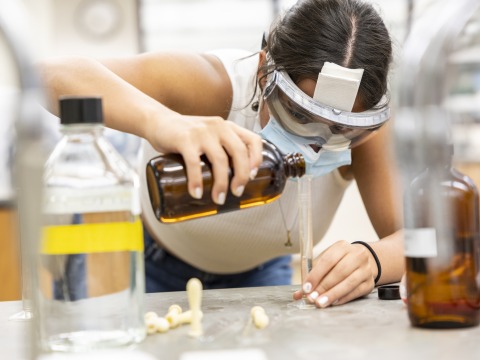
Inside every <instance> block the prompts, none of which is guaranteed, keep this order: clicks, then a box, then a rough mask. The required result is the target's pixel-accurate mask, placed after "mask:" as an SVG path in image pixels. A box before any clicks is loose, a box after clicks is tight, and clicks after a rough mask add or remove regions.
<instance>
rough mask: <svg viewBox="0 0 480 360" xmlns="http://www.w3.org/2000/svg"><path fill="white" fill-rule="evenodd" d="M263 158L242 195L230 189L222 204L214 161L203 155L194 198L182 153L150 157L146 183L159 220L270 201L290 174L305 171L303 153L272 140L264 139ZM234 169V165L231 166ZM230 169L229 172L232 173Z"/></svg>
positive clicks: (275, 197) (181, 219)
mask: <svg viewBox="0 0 480 360" xmlns="http://www.w3.org/2000/svg"><path fill="white" fill-rule="evenodd" d="M262 153H263V161H262V163H261V165H260V166H259V168H258V172H257V175H256V177H255V178H254V179H253V180H250V181H249V182H248V183H247V185H246V186H245V190H244V192H243V194H242V196H240V197H237V196H235V195H233V194H232V193H231V192H230V191H228V193H227V196H226V200H225V203H224V204H223V205H218V204H215V203H214V202H213V201H212V196H211V190H212V185H213V181H214V179H213V175H212V168H211V164H210V163H209V161H208V160H207V158H206V157H205V156H202V159H201V167H202V176H203V187H204V191H203V196H202V198H201V199H194V198H193V197H191V196H190V194H189V192H188V188H187V174H186V170H185V163H184V161H183V158H182V156H181V155H178V154H165V155H160V156H158V157H155V158H153V159H151V160H150V161H149V162H148V164H147V169H146V171H147V184H148V191H149V196H150V202H151V205H152V208H153V211H154V213H155V216H156V217H157V219H158V220H160V221H161V222H163V223H175V222H179V221H184V220H189V219H194V218H199V217H203V216H209V215H215V214H221V213H225V212H228V211H233V210H238V209H246V208H249V207H253V206H258V205H263V204H267V203H269V202H272V201H273V200H275V199H277V198H278V197H279V196H280V195H281V193H282V191H283V189H284V187H285V184H286V181H287V179H288V178H290V177H301V176H303V175H304V174H305V160H304V158H303V155H302V154H299V153H292V154H287V155H284V154H282V153H281V152H280V151H279V150H278V149H277V148H276V147H275V146H274V145H273V144H272V143H270V142H268V141H266V140H263V150H262ZM230 169H232V167H230ZM231 175H232V170H230V176H229V178H231V177H232V176H231Z"/></svg>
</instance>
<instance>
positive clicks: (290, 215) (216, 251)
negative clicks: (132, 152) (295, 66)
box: [139, 49, 351, 274]
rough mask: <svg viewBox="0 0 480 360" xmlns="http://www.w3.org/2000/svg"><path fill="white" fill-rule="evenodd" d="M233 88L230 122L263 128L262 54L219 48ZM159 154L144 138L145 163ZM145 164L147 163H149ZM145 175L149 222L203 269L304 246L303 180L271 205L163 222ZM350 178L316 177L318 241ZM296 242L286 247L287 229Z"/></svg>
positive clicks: (245, 265)
mask: <svg viewBox="0 0 480 360" xmlns="http://www.w3.org/2000/svg"><path fill="white" fill-rule="evenodd" d="M211 54H213V55H215V56H217V57H218V58H219V59H220V60H221V61H222V63H223V64H224V66H225V69H226V71H227V72H228V75H229V76H230V79H231V82H232V87H233V104H232V109H231V111H230V114H229V116H228V119H227V120H229V121H233V122H235V123H237V124H239V125H241V126H243V127H245V128H247V129H250V130H254V131H259V130H260V129H261V128H260V123H259V118H258V116H257V113H256V112H255V111H253V110H252V109H251V103H252V102H253V101H252V95H253V90H254V87H255V74H256V71H257V67H258V60H259V58H258V55H257V54H252V53H249V52H245V51H239V50H233V49H232V50H219V51H213V52H211ZM157 155H158V153H157V152H156V151H155V150H153V148H152V147H151V146H150V144H148V143H147V142H146V141H143V146H142V154H141V161H140V164H146V163H147V161H148V160H149V159H151V158H153V157H155V156H157ZM143 166H144V165H143ZM139 173H140V177H141V188H142V194H141V201H142V209H143V218H144V222H145V224H146V226H147V228H148V229H149V231H150V232H151V234H152V236H153V238H154V239H156V240H157V241H158V242H159V243H160V245H161V246H162V247H163V248H165V249H166V250H168V251H169V252H171V253H172V254H174V255H175V256H177V257H178V258H180V259H182V260H183V261H185V262H187V263H189V264H191V265H192V266H194V267H197V268H198V269H201V270H203V271H208V272H212V273H217V274H228V273H237V272H242V271H246V270H249V269H252V268H254V267H257V266H259V265H261V264H262V263H264V262H266V261H268V260H271V259H272V258H275V257H278V256H281V255H286V254H294V253H298V252H299V251H300V249H299V242H298V238H299V237H298V232H299V229H298V206H297V182H296V181H294V180H289V181H288V182H287V185H286V187H285V190H284V192H283V194H282V196H281V197H280V198H279V199H277V200H276V201H273V202H272V203H269V204H267V205H263V206H259V207H254V208H249V209H244V210H240V211H233V212H229V213H225V214H220V215H215V216H210V217H205V218H200V219H194V220H188V221H185V222H180V223H175V224H162V223H160V222H159V221H158V220H157V219H156V217H155V215H154V213H153V211H152V207H151V205H150V200H149V196H148V190H147V185H146V179H145V168H144V167H142V168H141V169H140V170H139ZM350 183H351V182H350V181H347V180H345V179H343V178H342V177H341V175H340V173H339V172H338V171H337V170H335V171H333V172H331V173H329V174H327V175H325V176H322V177H319V178H315V179H313V181H312V197H313V199H312V204H313V206H312V213H313V227H314V228H313V237H314V243H315V244H316V243H318V242H319V241H320V240H321V239H322V237H323V236H324V234H325V232H326V231H327V229H328V227H329V225H330V223H331V222H332V219H333V217H334V215H335V212H336V210H337V207H338V206H339V204H340V201H341V199H342V197H343V194H344V192H345V189H346V188H347V186H348V185H349V184H350ZM288 231H290V233H291V242H292V246H290V247H289V246H285V243H286V242H287V232H288Z"/></svg>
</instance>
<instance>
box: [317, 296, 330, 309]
mask: <svg viewBox="0 0 480 360" xmlns="http://www.w3.org/2000/svg"><path fill="white" fill-rule="evenodd" d="M317 303H318V305H320V307H322V308H323V307H325V305H326V304H327V303H328V296H322V297H321V298H320V299H318V300H317Z"/></svg>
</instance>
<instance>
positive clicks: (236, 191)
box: [235, 186, 245, 196]
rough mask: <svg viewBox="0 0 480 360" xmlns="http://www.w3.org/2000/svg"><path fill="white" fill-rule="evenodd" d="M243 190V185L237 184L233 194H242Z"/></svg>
mask: <svg viewBox="0 0 480 360" xmlns="http://www.w3.org/2000/svg"><path fill="white" fill-rule="evenodd" d="M243 190H245V186H239V187H237V188H236V189H235V195H236V196H242V194H243Z"/></svg>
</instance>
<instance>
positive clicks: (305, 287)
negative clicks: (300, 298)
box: [302, 282, 312, 294]
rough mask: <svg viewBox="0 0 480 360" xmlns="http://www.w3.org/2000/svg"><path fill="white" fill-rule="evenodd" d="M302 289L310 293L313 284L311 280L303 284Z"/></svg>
mask: <svg viewBox="0 0 480 360" xmlns="http://www.w3.org/2000/svg"><path fill="white" fill-rule="evenodd" d="M302 290H303V292H304V293H307V294H308V293H309V292H310V291H312V284H310V283H309V282H307V283H305V284H303V286H302Z"/></svg>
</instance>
